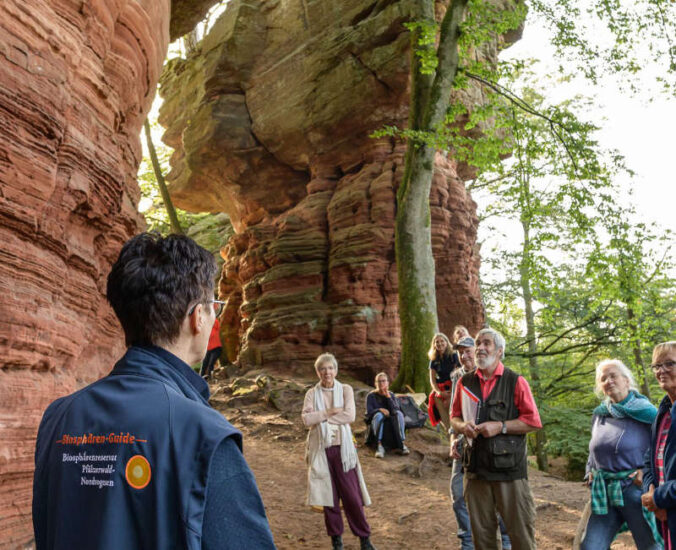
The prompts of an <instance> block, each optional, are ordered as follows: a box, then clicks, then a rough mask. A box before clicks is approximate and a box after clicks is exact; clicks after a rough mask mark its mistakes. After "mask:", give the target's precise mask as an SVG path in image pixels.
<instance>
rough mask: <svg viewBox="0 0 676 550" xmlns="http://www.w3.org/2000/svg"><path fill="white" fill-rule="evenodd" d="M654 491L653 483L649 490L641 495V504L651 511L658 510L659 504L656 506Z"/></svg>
mask: <svg viewBox="0 0 676 550" xmlns="http://www.w3.org/2000/svg"><path fill="white" fill-rule="evenodd" d="M654 493H655V486H654V485H653V484H652V483H651V484H650V487H649V488H648V492H647V493H643V494H642V495H641V505H642V506H643V507H644V508H647V509H648V510H649V511H651V512H656V511H657V510H658V508H657V506H655V500H654V499H653V494H654Z"/></svg>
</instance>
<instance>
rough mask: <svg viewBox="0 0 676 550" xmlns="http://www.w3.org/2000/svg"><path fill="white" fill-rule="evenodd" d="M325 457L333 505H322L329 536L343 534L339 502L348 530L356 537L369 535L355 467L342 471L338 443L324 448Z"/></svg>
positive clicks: (369, 531) (369, 529)
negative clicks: (341, 503)
mask: <svg viewBox="0 0 676 550" xmlns="http://www.w3.org/2000/svg"><path fill="white" fill-rule="evenodd" d="M326 459H327V460H328V462H329V472H330V474H331V486H332V487H333V506H330V507H329V506H324V523H325V524H326V532H327V533H328V534H329V536H330V537H333V536H335V535H342V534H343V516H342V515H341V513H340V503H339V502H338V499H339V498H340V500H341V501H342V502H343V510H345V515H346V516H347V523H348V524H349V525H350V530H351V531H352V532H353V533H354V534H355V535H356V536H358V537H368V536H370V535H371V528H370V527H369V524H368V522H367V521H366V516H365V515H364V501H363V500H362V497H361V489H360V488H359V477H358V476H357V468H352V469H351V470H350V471H349V472H343V463H342V461H341V460H340V445H333V446H331V447H328V448H327V449H326Z"/></svg>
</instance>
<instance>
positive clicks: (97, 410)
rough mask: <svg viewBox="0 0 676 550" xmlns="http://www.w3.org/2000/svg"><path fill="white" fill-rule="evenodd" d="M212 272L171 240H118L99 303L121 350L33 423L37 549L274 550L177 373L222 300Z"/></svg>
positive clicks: (197, 253) (248, 488)
mask: <svg viewBox="0 0 676 550" xmlns="http://www.w3.org/2000/svg"><path fill="white" fill-rule="evenodd" d="M216 269H217V267H216V262H215V261H214V258H213V256H212V255H211V254H210V253H209V252H208V251H207V250H205V249H203V248H202V247H200V246H198V245H197V244H196V243H195V242H194V241H193V240H191V239H189V238H188V237H185V236H183V235H170V236H168V237H162V236H160V235H159V234H156V233H143V234H141V235H137V236H135V237H133V238H132V239H131V240H129V241H128V242H127V243H126V244H125V245H124V246H123V248H122V251H121V252H120V256H119V258H118V259H117V261H116V262H115V264H114V265H113V267H112V270H111V272H110V275H109V276H108V286H107V293H106V295H107V298H108V301H109V302H110V304H111V306H112V307H113V310H114V311H115V314H116V315H117V317H118V319H119V320H120V323H121V325H122V328H123V330H124V334H125V339H126V344H127V346H128V349H127V351H126V353H125V354H124V356H123V357H122V358H121V359H120V360H119V361H118V362H117V363H116V364H115V366H114V367H113V370H112V371H111V372H110V374H108V376H106V377H104V378H102V379H101V380H98V381H97V382H94V383H93V384H90V385H89V386H87V387H85V388H82V389H81V390H79V391H77V392H75V393H73V394H71V395H68V396H66V397H62V398H60V399H57V400H56V401H54V402H53V403H52V404H51V405H50V406H49V407H48V408H47V411H46V412H45V414H44V416H43V418H42V422H41V424H40V429H39V431H38V437H37V443H36V449H35V477H34V481H33V527H34V530H35V545H36V548H37V550H57V549H63V550H72V549H78V548H96V549H97V550H117V549H122V548H124V550H144V549H149V548H157V549H164V548H177V549H178V548H181V549H183V550H211V549H219V550H222V549H232V550H239V549H241V548H257V549H258V548H261V549H269V548H274V543H273V540H272V534H271V533H270V527H269V525H268V521H267V518H266V516H265V509H264V508H263V503H262V501H261V497H260V495H259V493H258V488H257V487H256V481H255V479H254V477H253V474H252V473H251V470H250V469H249V467H248V465H247V463H246V461H245V460H244V456H243V455H242V436H241V434H240V433H239V432H238V431H237V430H236V429H235V428H234V427H233V426H232V425H231V424H230V423H229V422H228V421H227V420H226V419H225V418H224V417H223V416H222V415H221V414H220V413H218V412H217V411H215V410H214V409H212V408H211V407H210V406H209V403H208V399H209V386H208V385H207V383H206V382H205V381H204V380H203V379H202V377H200V376H199V375H198V374H197V373H196V372H195V371H193V370H192V368H191V367H190V365H192V364H195V363H199V362H200V361H201V360H202V358H203V357H204V355H205V352H206V349H207V342H208V340H209V334H210V332H211V327H212V325H213V324H214V320H215V319H216V317H217V315H218V312H219V310H220V305H221V304H222V303H221V302H217V301H215V300H214V276H215V275H216ZM83 360H84V361H86V358H83Z"/></svg>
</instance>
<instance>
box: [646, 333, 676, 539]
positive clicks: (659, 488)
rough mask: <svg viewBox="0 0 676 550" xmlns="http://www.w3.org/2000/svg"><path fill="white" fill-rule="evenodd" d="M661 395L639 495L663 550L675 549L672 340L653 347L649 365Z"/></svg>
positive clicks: (675, 367) (675, 355)
mask: <svg viewBox="0 0 676 550" xmlns="http://www.w3.org/2000/svg"><path fill="white" fill-rule="evenodd" d="M651 367H652V369H653V372H654V373H655V378H657V382H658V383H659V385H660V388H662V389H663V390H664V391H665V392H666V394H667V395H665V396H664V399H662V402H661V403H660V406H659V408H658V409H657V418H655V422H653V425H652V430H651V434H650V446H649V447H648V452H647V453H646V464H645V467H644V470H643V472H644V476H643V491H644V494H643V496H642V497H641V501H642V503H643V506H645V507H646V508H647V509H648V510H650V511H652V512H655V517H656V518H657V519H658V520H659V523H660V527H661V528H662V535H663V537H664V548H665V550H675V549H676V448H675V444H676V418H674V415H675V414H676V413H675V410H676V409H674V402H676V341H673V340H672V341H671V342H663V343H662V344H658V345H657V346H655V349H653V362H652V365H651Z"/></svg>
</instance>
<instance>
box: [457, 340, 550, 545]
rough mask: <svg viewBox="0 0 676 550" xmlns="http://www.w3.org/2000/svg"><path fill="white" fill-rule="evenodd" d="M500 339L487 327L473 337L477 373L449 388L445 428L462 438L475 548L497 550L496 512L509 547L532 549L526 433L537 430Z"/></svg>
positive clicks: (527, 394) (526, 390)
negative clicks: (450, 400) (449, 405)
mask: <svg viewBox="0 0 676 550" xmlns="http://www.w3.org/2000/svg"><path fill="white" fill-rule="evenodd" d="M504 352H505V339H504V338H503V336H502V335H501V334H500V333H499V332H497V331H495V330H493V329H490V328H485V329H483V330H480V331H479V333H478V334H477V336H476V362H477V366H478V369H477V370H476V371H474V372H472V373H469V374H466V375H464V376H463V377H462V378H461V379H460V381H459V382H458V383H457V385H456V387H455V394H454V397H453V406H452V410H451V426H452V427H453V430H454V431H455V433H456V434H458V433H462V434H464V436H465V437H466V439H467V443H466V444H465V448H464V451H463V465H464V467H465V492H464V494H465V502H466V504H467V509H468V511H469V516H470V525H471V527H472V539H473V540H474V545H475V547H476V548H481V549H482V550H493V549H495V550H497V549H498V545H497V544H498V543H497V539H496V531H497V527H498V522H497V515H496V514H497V513H499V514H500V515H501V516H502V518H503V520H504V522H505V525H506V526H507V532H508V533H509V537H510V539H511V540H512V545H513V546H514V548H519V549H523V550H531V549H532V550H535V503H534V501H533V494H532V493H531V490H530V486H529V485H528V463H527V459H526V434H527V433H528V432H532V431H535V430H537V429H539V428H541V427H542V422H541V421H540V414H539V413H538V410H537V406H536V405H535V401H534V399H533V394H532V393H531V391H530V386H529V385H528V382H527V381H526V379H525V378H524V377H523V376H520V375H518V374H516V373H515V372H513V371H512V370H510V369H508V368H506V367H505V366H504V365H503V364H502V362H501V359H502V357H503V356H504Z"/></svg>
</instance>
